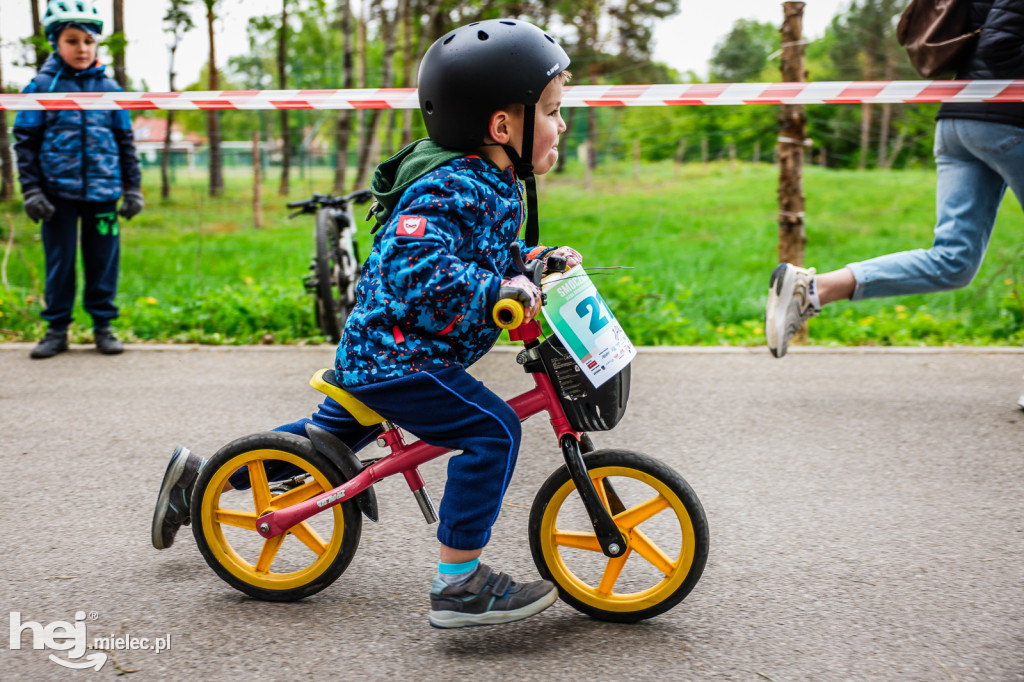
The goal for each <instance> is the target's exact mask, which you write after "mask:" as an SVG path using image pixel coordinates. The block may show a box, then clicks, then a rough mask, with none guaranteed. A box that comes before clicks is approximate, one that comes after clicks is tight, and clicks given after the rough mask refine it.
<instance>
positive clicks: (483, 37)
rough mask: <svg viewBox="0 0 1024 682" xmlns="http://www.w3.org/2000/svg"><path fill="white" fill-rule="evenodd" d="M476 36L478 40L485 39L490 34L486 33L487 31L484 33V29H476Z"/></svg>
mask: <svg viewBox="0 0 1024 682" xmlns="http://www.w3.org/2000/svg"><path fill="white" fill-rule="evenodd" d="M476 37H477V38H479V39H480V40H487V39H488V38H490V36H489V35H487V33H485V32H484V31H477V32H476Z"/></svg>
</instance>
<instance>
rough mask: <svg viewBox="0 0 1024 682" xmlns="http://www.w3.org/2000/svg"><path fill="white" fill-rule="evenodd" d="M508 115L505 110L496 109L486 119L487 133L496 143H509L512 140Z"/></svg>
mask: <svg viewBox="0 0 1024 682" xmlns="http://www.w3.org/2000/svg"><path fill="white" fill-rule="evenodd" d="M509 123H510V117H509V114H508V112H507V111H502V110H500V109H499V110H498V111H495V112H494V113H493V114H491V118H490V120H488V121H487V134H488V135H489V136H490V138H491V139H492V140H493V141H495V142H497V143H498V144H509V143H510V142H511V140H512V129H511V127H510V126H509Z"/></svg>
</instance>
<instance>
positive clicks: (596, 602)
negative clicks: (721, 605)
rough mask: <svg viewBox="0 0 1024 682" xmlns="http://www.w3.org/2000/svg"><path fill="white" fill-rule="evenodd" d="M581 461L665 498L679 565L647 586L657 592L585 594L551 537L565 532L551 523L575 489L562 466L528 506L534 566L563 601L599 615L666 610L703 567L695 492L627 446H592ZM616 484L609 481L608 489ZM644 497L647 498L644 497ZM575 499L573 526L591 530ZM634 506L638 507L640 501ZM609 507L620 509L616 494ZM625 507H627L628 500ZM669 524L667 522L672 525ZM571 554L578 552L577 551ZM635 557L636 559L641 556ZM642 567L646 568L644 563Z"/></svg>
mask: <svg viewBox="0 0 1024 682" xmlns="http://www.w3.org/2000/svg"><path fill="white" fill-rule="evenodd" d="M583 461H584V464H585V465H586V467H587V471H588V472H593V471H596V470H604V471H605V472H610V471H617V472H618V473H611V474H609V479H603V480H610V481H614V478H611V477H618V478H620V479H621V480H622V481H624V482H627V483H630V484H631V485H633V486H635V487H636V488H637V489H638V490H644V489H645V486H646V487H650V488H651V489H652V490H655V492H658V493H659V495H658V496H657V499H659V500H660V499H661V498H665V499H666V501H667V502H668V504H669V512H668V513H669V516H667V517H665V518H666V519H675V520H676V522H678V524H679V537H680V541H679V545H680V548H679V555H678V556H679V557H682V558H681V559H680V563H679V568H678V569H675V568H674V569H673V571H672V572H671V573H670V574H665V577H664V579H662V581H661V583H664V585H663V586H662V587H660V588H658V589H656V590H655V589H654V588H655V587H657V586H658V585H660V584H661V583H655V585H653V586H652V587H651V589H652V590H654V593H655V594H656V596H655V597H647V598H646V599H641V598H637V599H635V600H634V599H632V598H631V597H632V596H633V595H631V594H625V593H623V595H621V598H620V595H616V594H615V593H614V590H613V591H612V594H610V595H608V596H607V597H602V596H601V595H600V594H597V593H596V592H594V593H588V592H587V590H588V589H591V588H592V587H593V586H592V585H591V584H590V583H588V582H587V580H585V579H581V578H579V576H576V575H575V574H574V572H573V571H572V569H571V568H569V566H568V565H567V561H566V558H565V557H563V556H562V554H561V550H557V552H556V548H557V545H558V543H556V542H554V540H553V538H552V537H551V536H552V535H553V530H558V531H559V532H562V531H563V529H556V528H555V525H554V524H555V521H556V520H557V518H558V515H559V512H560V511H561V509H562V508H563V503H564V502H565V501H566V496H567V495H568V494H571V493H572V492H574V491H575V490H576V487H575V484H573V482H572V477H571V476H570V475H569V470H568V469H567V468H566V467H565V466H562V467H560V468H559V469H558V470H556V471H555V472H554V473H553V474H551V476H550V477H549V478H548V480H547V481H545V482H544V485H543V486H541V488H540V490H539V491H538V492H537V495H536V497H535V498H534V501H533V506H532V507H531V509H530V525H529V536H530V551H531V552H532V554H533V560H534V563H535V564H536V565H537V570H538V571H539V572H540V574H541V575H542V576H543V577H544V578H545V579H547V580H551V581H552V582H554V583H555V584H556V585H558V589H559V594H560V596H561V598H562V600H563V601H565V602H566V603H567V604H569V605H570V606H572V607H573V608H575V609H577V610H578V611H580V612H581V613H585V614H587V615H589V616H591V617H593V618H596V619H599V620H605V621H612V622H617V623H634V622H637V621H640V620H644V619H646V618H652V617H654V616H657V615H659V614H662V613H664V612H666V611H668V610H669V609H671V608H672V607H674V606H676V605H677V604H678V603H679V602H681V601H682V600H683V599H684V598H685V597H686V595H688V594H689V593H690V592H691V591H692V590H693V588H694V587H695V586H696V584H697V581H699V580H700V576H701V574H702V573H703V571H704V566H705V564H706V563H707V556H708V543H709V534H708V523H707V517H706V516H705V514H704V508H703V507H702V506H701V504H700V500H699V499H697V495H696V494H695V493H694V492H693V489H692V488H691V487H690V485H689V484H688V483H687V482H686V481H685V480H684V479H683V477H682V476H680V475H679V474H678V473H677V472H676V471H674V470H673V469H672V468H671V467H669V466H667V465H665V464H663V463H662V462H660V461H658V460H657V459H655V458H653V457H650V456H648V455H644V454H641V453H637V452H632V451H629V450H596V451H594V452H591V453H588V454H585V455H584V456H583ZM623 474H626V475H623ZM633 476H635V478H633ZM627 479H629V480H627ZM651 481H656V482H658V484H660V485H661V486H662V487H663V488H664V492H662V491H658V490H657V489H656V488H654V487H653V486H652V485H651ZM602 485H604V483H602ZM620 485H621V484H620ZM614 487H615V486H612V489H614ZM559 491H561V493H559ZM666 493H667V495H666ZM558 494H561V499H560V500H558V501H557V505H558V508H554V507H553V506H552V502H553V498H554V497H555V496H556V495H558ZM645 494H646V493H645ZM671 498H675V499H674V500H673V499H671ZM644 499H645V500H646V497H645V498H644ZM574 503H575V504H577V505H578V506H579V509H578V510H576V509H573V510H572V511H578V512H579V513H580V514H581V515H582V518H583V519H584V523H583V524H580V527H574V528H573V529H572V530H574V531H579V532H584V533H585V532H589V533H590V534H592V533H593V527H592V526H589V522H587V521H586V511H585V509H584V508H583V504H582V501H580V500H579V499H578V494H577V498H576V499H575V501H574ZM673 505H674V506H673ZM636 506H637V507H639V506H640V505H639V504H638V505H636ZM611 507H612V510H613V514H615V513H616V512H617V511H622V510H623V507H622V505H621V504H619V500H618V498H617V497H616V498H615V500H613V501H611ZM625 508H626V509H630V507H629V505H628V504H627V505H626V507H625ZM676 510H678V511H676ZM659 513H660V512H659ZM681 514H685V515H686V518H685V519H684V518H682V516H681ZM552 515H554V516H552ZM652 518H653V517H652ZM621 525H622V524H620V526H621ZM669 527H671V524H670V525H669ZM684 528H687V529H692V537H689V538H688V539H687V533H686V532H684V531H683V529H684ZM570 532H571V531H570ZM623 532H624V535H627V536H629V532H627V530H625V529H624V531H623ZM593 543H594V544H596V538H594V540H593ZM691 543H692V546H691V547H690V548H689V549H687V548H686V545H690V544H691ZM545 549H547V552H548V555H546V554H545ZM577 549H578V548H577ZM588 549H589V548H588ZM689 550H692V554H688V552H689ZM629 551H630V553H632V552H633V545H632V541H631V547H630V550H629ZM555 553H557V556H554V554H555ZM549 555H550V556H549ZM686 555H688V556H689V557H690V558H689V560H688V561H686V559H685V557H686ZM575 556H577V557H578V556H580V555H575ZM586 556H587V557H591V559H590V561H592V562H597V563H600V562H602V561H611V560H608V559H607V557H605V556H604V555H603V554H599V553H597V552H594V551H593V550H591V551H590V553H589V554H586ZM670 558H671V557H670ZM631 559H633V557H632V556H630V555H627V556H626V557H625V559H624V562H628V561H630V560H631ZM637 560H638V561H640V559H637ZM644 566H645V567H646V564H644ZM613 586H614V585H613ZM638 594H639V593H638ZM651 599H656V603H651Z"/></svg>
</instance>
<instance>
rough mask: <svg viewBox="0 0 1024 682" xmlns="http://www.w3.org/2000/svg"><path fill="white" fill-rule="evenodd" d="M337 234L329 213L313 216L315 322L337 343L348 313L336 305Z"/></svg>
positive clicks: (323, 211) (318, 213) (317, 213)
mask: <svg viewBox="0 0 1024 682" xmlns="http://www.w3.org/2000/svg"><path fill="white" fill-rule="evenodd" d="M338 270H339V263H338V230H337V227H336V226H335V225H334V219H333V218H332V217H331V213H330V211H328V210H326V209H320V210H319V211H317V212H316V319H317V324H318V325H319V326H320V331H322V332H323V333H324V336H327V337H329V338H330V339H331V341H333V342H334V343H337V342H338V341H341V330H342V329H344V328H345V319H344V318H347V317H348V312H347V311H346V310H344V307H343V306H339V305H338V299H337V298H336V297H337V293H336V292H337V291H338Z"/></svg>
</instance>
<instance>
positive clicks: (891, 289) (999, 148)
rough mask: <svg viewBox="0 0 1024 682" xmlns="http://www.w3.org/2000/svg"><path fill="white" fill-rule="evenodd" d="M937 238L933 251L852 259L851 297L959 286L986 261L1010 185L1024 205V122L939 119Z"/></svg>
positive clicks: (924, 250) (938, 289) (936, 154)
mask: <svg viewBox="0 0 1024 682" xmlns="http://www.w3.org/2000/svg"><path fill="white" fill-rule="evenodd" d="M935 163H936V166H937V170H938V183H937V186H936V189H935V203H936V207H935V213H936V218H937V222H936V224H935V240H934V242H933V243H932V247H931V248H930V249H927V250H926V249H915V250H913V251H902V252H900V253H892V254H889V255H887V256H879V257H878V258H872V259H871V260H866V261H862V262H860V263H850V264H849V265H847V266H846V267H848V268H849V269H850V270H851V271H853V275H854V277H855V278H856V280H857V287H856V289H855V290H854V292H853V296H852V299H851V300H854V301H858V300H860V299H863V298H881V297H884V296H902V295H905V294H920V293H929V292H935V291H948V290H951V289H959V288H961V287H965V286H967V285H968V284H970V283H971V280H973V279H974V276H975V274H977V272H978V269H979V268H980V267H981V262H982V260H983V259H984V258H985V250H986V249H987V248H988V241H989V238H990V237H991V236H992V226H993V225H994V224H995V220H996V213H997V212H998V211H999V205H1000V204H1001V203H1002V200H1003V195H1004V194H1005V193H1006V188H1007V186H1009V187H1010V188H1011V189H1012V190H1013V193H1014V194H1016V195H1017V200H1018V201H1020V202H1022V204H1024V128H1019V127H1017V126H1011V125H1006V124H1004V123H988V122H985V121H974V120H970V119H959V118H943V119H939V121H938V125H937V126H936V128H935Z"/></svg>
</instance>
